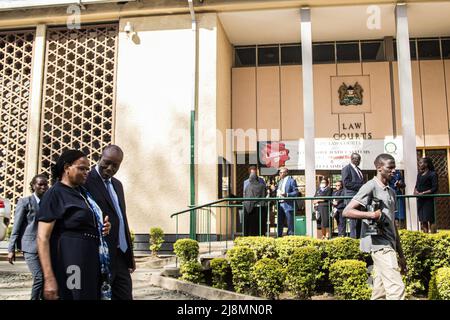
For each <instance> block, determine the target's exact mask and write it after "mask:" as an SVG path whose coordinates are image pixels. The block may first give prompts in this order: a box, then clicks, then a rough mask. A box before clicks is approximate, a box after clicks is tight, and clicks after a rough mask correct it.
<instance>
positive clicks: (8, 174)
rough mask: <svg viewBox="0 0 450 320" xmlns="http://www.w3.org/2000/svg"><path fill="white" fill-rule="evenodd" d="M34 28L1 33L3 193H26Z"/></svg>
mask: <svg viewBox="0 0 450 320" xmlns="http://www.w3.org/2000/svg"><path fill="white" fill-rule="evenodd" d="M34 35H35V34H34V32H33V31H14V32H2V33H0V196H2V197H6V198H8V199H9V200H11V204H12V205H15V203H16V202H17V200H18V199H19V198H20V197H23V193H24V190H23V188H24V185H25V181H24V178H25V155H26V154H25V153H26V144H27V128H28V111H29V104H30V88H31V70H32V58H33V43H34Z"/></svg>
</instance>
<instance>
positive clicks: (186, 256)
mask: <svg viewBox="0 0 450 320" xmlns="http://www.w3.org/2000/svg"><path fill="white" fill-rule="evenodd" d="M173 251H174V252H175V254H176V255H177V257H178V258H179V259H180V261H181V263H182V264H183V263H184V262H188V261H192V260H195V261H197V258H198V252H199V246H198V242H197V241H195V240H192V239H179V240H177V241H176V242H175V243H174V244H173Z"/></svg>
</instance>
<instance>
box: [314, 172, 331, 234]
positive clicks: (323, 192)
mask: <svg viewBox="0 0 450 320" xmlns="http://www.w3.org/2000/svg"><path fill="white" fill-rule="evenodd" d="M332 193H333V190H331V188H330V186H329V182H328V179H327V178H322V179H321V180H320V186H319V189H318V190H317V191H316V194H315V197H330V196H331V195H332ZM313 204H314V206H315V207H316V209H317V211H318V212H319V214H320V221H321V223H320V226H321V230H322V239H328V237H329V229H330V200H327V199H319V200H314V201H313Z"/></svg>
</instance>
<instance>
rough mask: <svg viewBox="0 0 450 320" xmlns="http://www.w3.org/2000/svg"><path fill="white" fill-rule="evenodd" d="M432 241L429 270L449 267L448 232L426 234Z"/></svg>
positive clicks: (449, 239) (449, 237) (449, 236)
mask: <svg viewBox="0 0 450 320" xmlns="http://www.w3.org/2000/svg"><path fill="white" fill-rule="evenodd" d="M428 236H429V237H430V239H431V243H432V253H431V268H430V269H431V272H433V271H434V270H437V269H439V268H442V267H450V233H448V232H438V233H435V234H430V235H428Z"/></svg>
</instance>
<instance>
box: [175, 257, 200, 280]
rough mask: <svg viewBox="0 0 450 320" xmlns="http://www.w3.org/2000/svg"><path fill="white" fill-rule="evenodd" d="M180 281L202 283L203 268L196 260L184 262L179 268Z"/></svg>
mask: <svg viewBox="0 0 450 320" xmlns="http://www.w3.org/2000/svg"><path fill="white" fill-rule="evenodd" d="M180 273H181V279H183V280H185V281H189V282H193V283H200V282H202V281H203V267H202V265H201V264H200V262H198V261H197V260H190V261H185V262H183V263H182V264H181V267H180Z"/></svg>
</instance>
